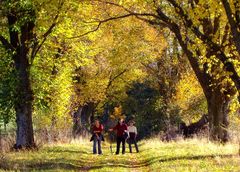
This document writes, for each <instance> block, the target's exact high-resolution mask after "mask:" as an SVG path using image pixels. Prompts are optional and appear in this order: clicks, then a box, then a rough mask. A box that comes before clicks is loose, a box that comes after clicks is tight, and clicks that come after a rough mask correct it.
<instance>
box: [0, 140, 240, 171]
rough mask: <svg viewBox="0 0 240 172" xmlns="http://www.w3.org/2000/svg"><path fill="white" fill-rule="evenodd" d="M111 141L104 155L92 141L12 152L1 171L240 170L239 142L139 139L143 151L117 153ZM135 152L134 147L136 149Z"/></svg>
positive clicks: (7, 155)
mask: <svg viewBox="0 0 240 172" xmlns="http://www.w3.org/2000/svg"><path fill="white" fill-rule="evenodd" d="M115 146H116V144H113V147H114V148H113V153H111V151H110V145H109V144H108V143H104V144H103V155H93V154H92V142H89V141H88V140H85V141H83V140H81V141H74V142H72V143H69V144H66V143H64V144H61V143H59V144H52V145H45V146H43V147H42V148H40V149H39V150H38V151H20V152H10V153H7V154H5V155H4V156H3V158H2V159H1V161H0V167H1V169H2V170H22V171H29V170H30V171H34V170H35V171H42V170H44V171H114V172H118V171H119V172H120V171H121V172H122V171H159V170H160V171H240V167H239V165H240V158H239V156H238V155H237V153H238V145H237V144H233V143H229V144H226V145H221V144H215V143H211V142H209V141H208V140H199V139H190V140H179V141H177V142H169V143H164V142H161V141H159V140H158V139H149V140H143V141H141V142H139V147H140V153H133V154H130V153H128V152H129V151H128V146H127V147H126V148H127V149H126V151H127V153H126V154H125V155H121V154H120V155H115V154H114V153H115ZM133 151H134V149H133Z"/></svg>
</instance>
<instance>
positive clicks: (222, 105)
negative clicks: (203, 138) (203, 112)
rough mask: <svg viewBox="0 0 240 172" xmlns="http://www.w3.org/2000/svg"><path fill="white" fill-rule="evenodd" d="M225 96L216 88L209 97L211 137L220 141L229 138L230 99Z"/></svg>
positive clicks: (225, 140)
mask: <svg viewBox="0 0 240 172" xmlns="http://www.w3.org/2000/svg"><path fill="white" fill-rule="evenodd" d="M224 97H225V96H224V95H222V94H221V92H220V91H218V90H215V91H213V92H212V94H211V97H209V98H208V99H207V102H208V115H209V132H210V139H211V140H214V141H220V142H227V141H228V140H229V134H228V125H229V121H228V113H229V109H228V108H229V103H230V100H229V99H227V98H224Z"/></svg>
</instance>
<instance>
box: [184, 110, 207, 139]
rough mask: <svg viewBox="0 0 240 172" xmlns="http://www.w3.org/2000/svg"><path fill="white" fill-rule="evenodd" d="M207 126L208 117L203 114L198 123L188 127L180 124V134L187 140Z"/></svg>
mask: <svg viewBox="0 0 240 172" xmlns="http://www.w3.org/2000/svg"><path fill="white" fill-rule="evenodd" d="M207 124H208V115H207V114H205V115H203V116H202V117H201V119H200V120H199V121H197V122H195V123H192V124H190V125H188V126H187V125H186V124H185V123H184V122H182V123H181V124H180V133H182V134H183V136H184V137H185V138H188V137H191V136H193V135H194V134H197V133H199V132H200V131H203V130H204V129H206V128H207V127H208V126H207Z"/></svg>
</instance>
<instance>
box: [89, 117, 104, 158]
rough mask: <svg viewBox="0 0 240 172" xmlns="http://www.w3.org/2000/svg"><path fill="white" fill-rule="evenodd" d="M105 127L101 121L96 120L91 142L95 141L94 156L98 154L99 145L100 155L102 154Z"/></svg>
mask: <svg viewBox="0 0 240 172" xmlns="http://www.w3.org/2000/svg"><path fill="white" fill-rule="evenodd" d="M102 131H103V125H102V124H100V122H99V120H95V122H94V125H93V127H92V134H93V135H92V137H91V141H93V154H97V145H98V154H99V155H100V154H102V148H101V141H104V139H103V135H102Z"/></svg>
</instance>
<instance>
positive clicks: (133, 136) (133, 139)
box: [127, 120, 139, 153]
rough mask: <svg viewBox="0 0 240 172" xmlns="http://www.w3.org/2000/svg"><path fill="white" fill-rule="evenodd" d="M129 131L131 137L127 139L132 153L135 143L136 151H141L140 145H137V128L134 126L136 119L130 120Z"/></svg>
mask: <svg viewBox="0 0 240 172" xmlns="http://www.w3.org/2000/svg"><path fill="white" fill-rule="evenodd" d="M128 132H129V138H128V140H127V142H128V145H129V151H130V153H132V144H134V145H135V148H136V152H139V150H138V146H137V141H136V138H137V128H136V127H135V126H134V121H132V120H131V121H129V126H128Z"/></svg>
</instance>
